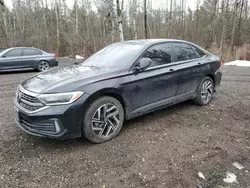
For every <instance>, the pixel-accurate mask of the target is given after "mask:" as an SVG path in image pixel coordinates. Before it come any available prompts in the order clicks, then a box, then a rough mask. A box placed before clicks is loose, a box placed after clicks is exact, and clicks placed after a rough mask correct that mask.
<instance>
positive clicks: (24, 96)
mask: <svg viewBox="0 0 250 188" xmlns="http://www.w3.org/2000/svg"><path fill="white" fill-rule="evenodd" d="M21 93H22V95H21V99H24V100H26V101H29V102H31V103H35V102H36V98H35V97H32V96H30V95H27V94H25V93H23V92H21Z"/></svg>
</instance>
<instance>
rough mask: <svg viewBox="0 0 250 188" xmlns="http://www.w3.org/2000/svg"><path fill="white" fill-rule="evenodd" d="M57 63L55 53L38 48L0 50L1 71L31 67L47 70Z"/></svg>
mask: <svg viewBox="0 0 250 188" xmlns="http://www.w3.org/2000/svg"><path fill="white" fill-rule="evenodd" d="M57 65H58V62H57V60H56V55H55V54H53V53H48V52H44V51H42V50H39V49H36V48H27V47H18V48H8V49H6V50H3V51H2V52H0V72H3V71H13V70H29V69H35V70H38V71H46V70H48V69H49V67H53V66H57Z"/></svg>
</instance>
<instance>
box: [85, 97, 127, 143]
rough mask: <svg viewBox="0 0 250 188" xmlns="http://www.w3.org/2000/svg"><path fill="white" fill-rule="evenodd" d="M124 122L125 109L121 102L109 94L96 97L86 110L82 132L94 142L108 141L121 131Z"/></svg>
mask: <svg viewBox="0 0 250 188" xmlns="http://www.w3.org/2000/svg"><path fill="white" fill-rule="evenodd" d="M123 122H124V109H123V106H122V105H121V103H120V102H119V101H118V100H117V99H115V98H113V97H109V96H104V97H101V98H99V99H96V100H95V101H94V102H92V104H90V106H89V107H88V109H87V110H86V112H85V114H84V117H83V122H82V124H83V125H82V132H83V135H84V137H85V138H87V139H88V140H90V141H91V142H94V143H102V142H106V141H108V140H110V139H112V138H114V137H116V136H117V134H118V133H119V132H120V130H121V128H122V126H123Z"/></svg>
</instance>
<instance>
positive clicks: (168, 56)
mask: <svg viewBox="0 0 250 188" xmlns="http://www.w3.org/2000/svg"><path fill="white" fill-rule="evenodd" d="M143 57H147V58H150V59H151V60H152V63H151V66H150V67H149V68H147V69H146V70H144V71H142V72H139V73H137V74H132V75H131V76H130V80H131V82H130V87H129V88H130V93H131V94H130V97H129V98H130V104H131V106H132V109H131V110H132V111H133V113H136V112H137V111H138V112H139V111H145V110H146V111H147V110H151V109H152V108H157V107H160V106H162V105H164V102H163V101H164V100H165V99H168V98H171V97H173V96H175V94H176V91H177V80H178V75H177V74H176V72H174V67H172V66H171V62H172V45H171V43H162V44H156V45H153V46H152V47H150V48H149V49H148V50H146V51H145V52H144V54H143V55H142V56H141V58H143ZM134 66H136V65H134ZM165 102H166V103H167V102H169V101H165Z"/></svg>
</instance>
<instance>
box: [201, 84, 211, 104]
mask: <svg viewBox="0 0 250 188" xmlns="http://www.w3.org/2000/svg"><path fill="white" fill-rule="evenodd" d="M213 89H214V86H213V83H212V82H211V81H210V80H206V81H205V82H204V83H203V84H202V87H201V99H202V101H203V102H204V103H208V102H209V101H210V100H211V98H212V95H213Z"/></svg>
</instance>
